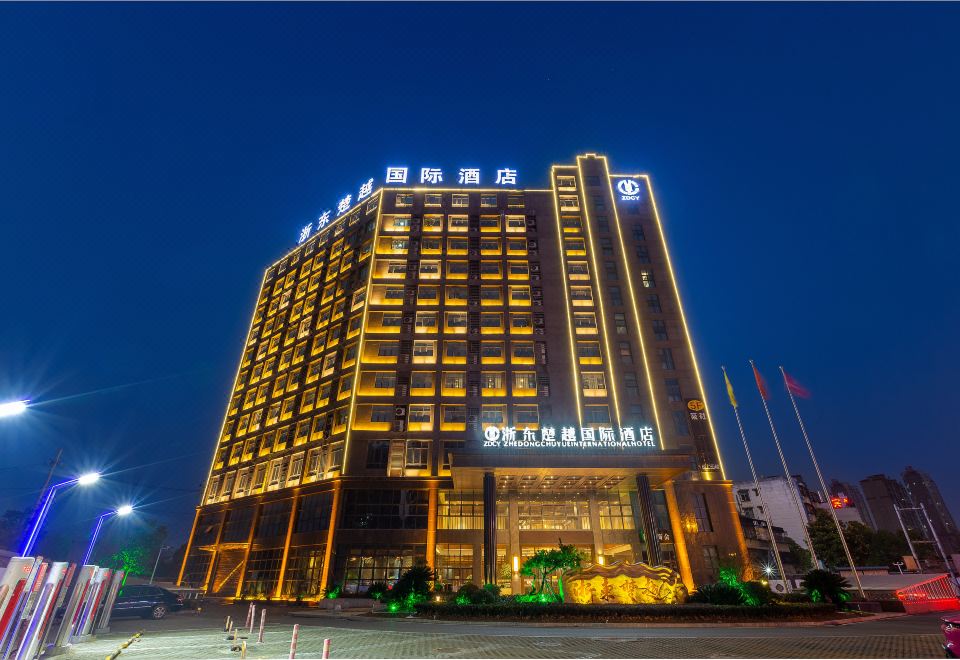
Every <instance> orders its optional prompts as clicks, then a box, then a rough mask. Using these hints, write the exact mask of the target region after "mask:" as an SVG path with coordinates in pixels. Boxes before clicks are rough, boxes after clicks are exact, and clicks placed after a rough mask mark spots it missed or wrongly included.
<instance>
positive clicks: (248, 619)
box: [243, 603, 253, 628]
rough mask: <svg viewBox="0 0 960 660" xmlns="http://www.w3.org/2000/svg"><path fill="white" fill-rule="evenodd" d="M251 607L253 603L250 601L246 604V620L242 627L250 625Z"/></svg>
mask: <svg viewBox="0 0 960 660" xmlns="http://www.w3.org/2000/svg"><path fill="white" fill-rule="evenodd" d="M252 607H253V603H250V604H249V605H248V606H247V622H246V623H244V624H243V627H244V628H249V627H250V610H251V608H252Z"/></svg>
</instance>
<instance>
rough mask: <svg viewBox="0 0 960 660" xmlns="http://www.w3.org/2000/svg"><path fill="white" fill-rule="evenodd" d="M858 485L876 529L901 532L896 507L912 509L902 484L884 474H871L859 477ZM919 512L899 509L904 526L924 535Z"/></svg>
mask: <svg viewBox="0 0 960 660" xmlns="http://www.w3.org/2000/svg"><path fill="white" fill-rule="evenodd" d="M860 486H861V487H862V488H863V495H864V498H865V500H866V502H867V506H869V507H870V514H871V516H872V517H873V520H874V526H875V527H876V529H883V530H886V531H888V532H893V533H895V534H903V529H902V528H901V526H900V521H899V520H898V519H897V511H896V508H900V509H912V508H913V506H914V504H913V501H912V500H911V499H910V494H909V493H908V492H907V489H906V488H904V487H903V484H901V483H900V482H899V481H897V480H896V479H891V478H890V477H888V476H887V475H885V474H873V475H870V476H869V477H867V478H866V479H861V480H860ZM919 514H920V512H919V511H912V510H908V511H900V516H901V517H902V518H903V524H904V525H905V526H906V528H907V529H908V530H910V531H911V532H914V533H916V534H918V535H920V536H922V537H925V536H926V526H925V525H924V524H923V523H922V522H921V519H920V515H919Z"/></svg>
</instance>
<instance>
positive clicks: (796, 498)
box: [750, 360, 820, 568]
mask: <svg viewBox="0 0 960 660" xmlns="http://www.w3.org/2000/svg"><path fill="white" fill-rule="evenodd" d="M750 367H751V368H752V369H753V372H754V373H755V374H756V373H759V372H758V371H757V367H756V365H754V364H753V360H750ZM757 391H760V387H759V383H757ZM760 402H761V403H763V410H764V412H765V413H767V421H768V422H770V432H771V433H773V442H774V444H776V445H777V453H778V454H779V455H780V464H781V465H783V474H784V476H785V477H786V478H787V488H788V489H789V490H790V492H791V493H792V494H793V503H794V504H795V505H796V507H797V515H799V516H800V527H801V528H802V529H803V538H804V540H805V541H806V542H807V548H808V549H809V550H810V560H811V562H812V563H813V566H814V568H819V567H820V562H819V561H818V560H817V551H816V550H814V549H813V541H812V540H810V530H809V529H807V513H806V511H804V510H803V505H802V504H801V503H800V493H799V492H798V489H797V486H796V485H795V484H794V483H793V476H792V475H791V474H790V468H789V467H787V458H786V456H784V455H783V447H781V446H780V437H779V436H778V435H777V428H776V427H775V426H774V425H773V417H772V416H771V415H770V407H769V406H768V405H767V399H766V397H765V396H763V392H760Z"/></svg>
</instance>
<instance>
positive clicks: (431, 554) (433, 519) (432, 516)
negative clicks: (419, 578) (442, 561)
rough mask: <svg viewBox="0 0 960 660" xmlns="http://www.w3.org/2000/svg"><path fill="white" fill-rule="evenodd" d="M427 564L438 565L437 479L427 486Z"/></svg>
mask: <svg viewBox="0 0 960 660" xmlns="http://www.w3.org/2000/svg"><path fill="white" fill-rule="evenodd" d="M427 489H428V490H427V557H426V559H427V566H429V567H430V568H433V569H436V567H437V499H438V496H439V484H438V483H437V482H435V481H432V482H430V484H429V485H428V486H427Z"/></svg>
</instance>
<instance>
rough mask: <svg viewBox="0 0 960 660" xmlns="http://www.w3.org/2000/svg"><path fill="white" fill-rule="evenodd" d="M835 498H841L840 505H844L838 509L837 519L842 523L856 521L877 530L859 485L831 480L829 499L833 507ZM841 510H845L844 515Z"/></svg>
mask: <svg viewBox="0 0 960 660" xmlns="http://www.w3.org/2000/svg"><path fill="white" fill-rule="evenodd" d="M834 498H839V499H840V504H842V505H843V506H841V507H840V508H839V509H837V518H839V519H840V520H841V521H849V520H856V521H858V522H862V523H863V524H865V525H869V526H870V527H873V528H874V529H876V528H877V525H876V523H874V521H873V516H872V515H871V514H870V507H868V506H867V501H866V499H865V498H864V496H863V491H862V490H860V487H859V486H857V484H855V483H850V482H848V481H838V480H837V479H833V480H831V481H830V497H829V499H830V501H831V505H833V499H834ZM841 510H843V513H840V512H841Z"/></svg>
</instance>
